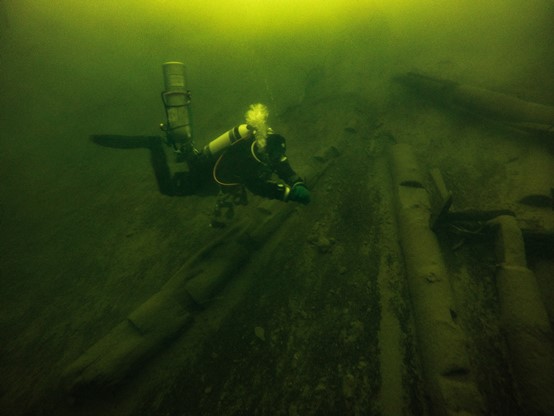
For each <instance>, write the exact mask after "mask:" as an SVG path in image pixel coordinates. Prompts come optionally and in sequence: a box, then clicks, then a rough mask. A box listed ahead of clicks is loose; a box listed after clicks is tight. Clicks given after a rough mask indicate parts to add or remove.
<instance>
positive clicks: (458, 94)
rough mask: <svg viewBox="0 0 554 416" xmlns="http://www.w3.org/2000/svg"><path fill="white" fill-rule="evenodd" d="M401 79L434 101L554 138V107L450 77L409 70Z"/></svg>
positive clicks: (400, 80) (399, 78)
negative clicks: (435, 76) (448, 78)
mask: <svg viewBox="0 0 554 416" xmlns="http://www.w3.org/2000/svg"><path fill="white" fill-rule="evenodd" d="M396 79H397V80H398V81H399V82H401V83H402V84H404V85H407V86H408V87H410V88H412V89H413V90H415V91H417V92H419V93H421V94H422V95H426V96H428V97H430V98H431V99H433V100H437V101H440V102H442V103H445V104H446V105H448V106H452V107H455V108H460V109H464V110H467V111H469V112H470V113H473V114H476V115H478V116H481V117H485V118H488V119H492V120H495V121H499V122H502V123H504V124H506V125H508V126H511V127H514V128H516V129H519V130H523V131H527V132H533V133H537V134H541V135H544V136H548V137H550V138H554V107H552V106H548V105H543V104H538V103H533V102H529V101H524V100H521V99H519V98H515V97H512V96H510V95H507V94H502V93H499V92H495V91H491V90H487V89H484V88H480V87H475V86H471V85H465V84H460V83H457V82H454V81H450V80H442V79H438V78H432V77H429V76H425V75H422V74H418V73H415V72H409V73H407V74H405V75H401V76H398V77H397V78H396Z"/></svg>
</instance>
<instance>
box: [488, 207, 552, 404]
mask: <svg viewBox="0 0 554 416" xmlns="http://www.w3.org/2000/svg"><path fill="white" fill-rule="evenodd" d="M490 224H492V225H494V226H495V227H496V229H497V241H496V251H497V253H496V256H497V260H498V263H499V265H498V269H497V273H496V286H497V288H498V297H499V300H500V312H501V325H502V329H503V330H504V333H505V335H506V339H507V341H508V347H509V350H510V355H511V361H512V368H513V371H514V377H515V382H516V386H517V387H518V390H519V392H520V396H521V401H522V404H523V406H524V408H525V410H526V414H529V415H552V414H554V396H553V395H552V392H554V344H553V342H554V336H553V333H552V328H551V326H550V321H549V320H548V315H547V312H546V308H545V307H544V304H543V301H542V299H541V294H540V292H539V287H538V285H537V279H536V277H535V274H534V273H533V272H532V271H531V270H530V269H528V268H527V260H526V255H525V245H524V242H523V236H522V233H521V230H520V228H519V226H518V224H517V221H516V219H515V218H514V217H512V216H507V215H503V216H500V217H498V218H496V219H494V220H492V221H491V222H490Z"/></svg>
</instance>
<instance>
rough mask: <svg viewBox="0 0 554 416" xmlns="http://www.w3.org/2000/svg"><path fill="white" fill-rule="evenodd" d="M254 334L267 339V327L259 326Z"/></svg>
mask: <svg viewBox="0 0 554 416" xmlns="http://www.w3.org/2000/svg"><path fill="white" fill-rule="evenodd" d="M254 334H255V335H256V336H257V337H258V338H259V339H261V340H262V341H265V329H263V328H262V327H261V326H257V327H256V328H254Z"/></svg>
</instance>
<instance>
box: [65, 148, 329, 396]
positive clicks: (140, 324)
mask: <svg viewBox="0 0 554 416" xmlns="http://www.w3.org/2000/svg"><path fill="white" fill-rule="evenodd" d="M337 154H338V153H337V152H336V151H335V150H334V149H325V150H324V151H322V152H321V153H319V154H318V155H317V157H315V158H314V162H315V164H314V165H313V166H312V168H311V170H310V171H308V172H306V174H307V176H308V177H309V178H311V181H310V186H311V187H313V186H315V184H316V182H317V180H318V179H319V178H320V177H321V175H322V174H323V172H325V170H326V169H327V168H328V166H329V165H330V163H331V162H332V158H333V157H334V156H336V155H337ZM296 207H297V205H295V204H293V203H282V202H281V201H264V202H263V203H262V204H260V207H259V208H260V209H258V210H257V213H256V214H254V215H253V216H252V217H249V218H244V219H242V220H239V221H237V223H236V224H235V225H233V226H231V227H229V228H228V229H226V230H225V231H223V232H222V233H221V234H219V236H218V237H217V238H216V239H215V240H214V241H213V242H212V243H210V244H209V245H207V246H205V247H203V248H202V249H200V250H199V251H198V252H197V253H195V254H194V255H193V256H192V257H191V258H190V259H189V260H188V261H187V262H186V263H185V264H184V265H183V267H181V269H180V270H179V271H178V272H177V273H176V274H175V275H174V276H172V277H171V278H170V279H169V280H168V281H167V283H166V284H165V285H164V286H163V287H162V289H161V290H160V292H158V293H157V294H155V295H154V296H152V297H151V298H150V299H148V300H147V301H146V302H144V303H143V304H142V305H140V306H139V307H138V308H137V309H135V310H134V311H133V312H131V313H130V314H129V315H128V316H127V318H126V319H125V320H123V322H121V323H120V324H119V325H117V326H116V327H115V328H113V329H112V330H111V331H110V332H109V333H108V334H107V335H106V336H105V337H103V338H102V339H100V340H99V341H98V342H96V343H95V344H94V345H93V346H91V347H90V348H89V349H88V350H87V351H85V352H84V354H83V355H81V356H80V357H79V358H78V359H77V360H76V361H74V362H73V363H72V364H71V365H69V366H68V367H67V368H66V369H65V371H64V373H63V375H62V385H63V387H64V388H65V390H66V391H67V392H69V393H70V394H71V395H73V396H79V395H80V394H82V393H86V392H88V391H89V390H91V389H106V388H109V387H113V386H115V385H117V384H118V383H119V382H121V381H122V380H123V379H124V378H125V377H127V376H128V375H129V374H130V373H131V372H132V371H133V370H135V369H137V368H139V367H140V365H141V364H142V363H144V361H145V360H146V359H148V358H149V357H150V356H151V355H152V354H154V353H156V352H157V351H159V350H160V349H161V348H163V347H164V346H165V345H167V344H168V343H169V342H170V341H171V340H172V339H174V338H175V337H177V336H179V335H180V334H181V333H182V332H183V331H184V330H185V329H186V328H187V327H188V325H189V324H190V323H191V322H192V320H193V315H194V312H195V311H196V310H198V308H197V306H198V305H205V304H206V303H207V302H208V301H209V300H211V299H212V298H213V297H214V296H215V295H216V293H217V292H218V291H220V290H221V289H222V288H223V287H224V286H225V284H226V283H227V282H228V281H229V279H231V278H232V277H233V276H234V275H235V274H236V273H237V272H238V271H239V270H240V268H241V267H242V266H243V265H244V264H246V262H247V261H248V258H249V256H251V255H252V253H253V252H254V251H255V250H257V249H258V248H259V247H261V246H262V245H263V244H264V243H265V242H266V241H267V240H268V239H269V238H270V237H271V236H272V235H273V233H274V232H275V231H276V230H277V229H278V228H279V227H281V226H282V224H283V222H284V221H286V219H287V218H288V217H289V215H290V214H291V213H292V212H293V211H294V209H295V208H296Z"/></svg>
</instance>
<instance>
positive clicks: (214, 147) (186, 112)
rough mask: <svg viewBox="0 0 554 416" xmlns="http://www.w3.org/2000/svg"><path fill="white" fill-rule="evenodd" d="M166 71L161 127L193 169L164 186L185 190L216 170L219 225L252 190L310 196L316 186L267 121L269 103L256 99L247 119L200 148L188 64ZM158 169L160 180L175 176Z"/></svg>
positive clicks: (170, 65)
mask: <svg viewBox="0 0 554 416" xmlns="http://www.w3.org/2000/svg"><path fill="white" fill-rule="evenodd" d="M163 71H164V85H165V91H164V92H162V101H163V103H164V106H165V110H166V115H167V124H166V125H164V124H163V123H162V124H161V126H160V127H161V128H162V130H163V131H164V132H165V133H166V141H165V142H166V144H167V145H168V146H170V147H172V148H173V150H174V152H175V155H176V160H177V161H178V162H185V164H186V165H187V166H188V171H186V172H185V171H181V172H176V173H175V174H173V176H172V179H171V186H165V185H163V186H160V188H163V189H169V190H170V191H168V192H167V193H168V194H171V195H185V194H188V193H190V190H193V189H196V188H197V187H198V186H200V184H202V183H204V181H205V180H206V179H207V178H209V174H210V172H211V176H212V177H213V179H214V180H215V182H216V183H217V184H218V185H219V187H220V190H219V195H218V199H217V203H216V206H215V209H214V211H213V215H212V221H211V225H212V227H217V228H221V227H224V226H225V225H226V223H227V222H228V221H229V220H230V219H231V218H232V217H233V216H234V207H235V206H236V205H246V204H247V203H248V199H247V193H246V190H249V191H250V192H252V193H253V194H256V195H259V196H262V197H265V198H269V199H278V200H281V201H285V202H287V201H294V202H299V203H302V204H308V203H309V202H310V191H309V190H308V188H307V187H306V185H305V184H304V181H303V180H302V178H301V177H300V176H298V175H297V174H296V172H295V171H294V170H293V169H292V167H291V166H290V164H289V161H288V158H287V155H286V141H285V138H284V137H283V136H281V135H279V134H276V133H275V132H274V131H273V130H272V129H271V128H270V127H269V126H268V125H267V118H268V115H269V112H268V109H267V107H266V106H265V105H263V104H252V105H251V106H250V108H249V110H248V111H247V112H246V115H245V116H246V124H241V125H238V126H236V127H234V128H233V129H231V130H229V131H228V132H226V133H224V134H222V135H221V136H219V137H217V138H216V139H215V140H212V141H211V142H209V143H208V144H207V145H206V146H205V147H204V148H203V149H202V151H199V150H198V149H196V148H195V146H194V141H193V138H192V122H191V111H190V104H191V98H190V91H189V90H188V89H187V88H186V79H185V70H184V64H183V63H181V62H166V63H165V64H163ZM157 171H158V173H157V177H158V182H159V183H160V184H163V183H167V181H166V179H168V178H169V177H170V176H171V175H170V174H169V172H167V169H165V168H164V169H158V170H157ZM275 176H276V177H277V178H275ZM276 179H278V180H276Z"/></svg>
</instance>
